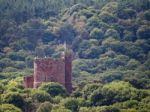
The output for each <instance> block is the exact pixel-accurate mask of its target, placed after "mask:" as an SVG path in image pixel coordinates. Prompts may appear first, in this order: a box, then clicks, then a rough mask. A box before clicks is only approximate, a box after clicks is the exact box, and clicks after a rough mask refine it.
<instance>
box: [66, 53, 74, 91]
mask: <svg viewBox="0 0 150 112" xmlns="http://www.w3.org/2000/svg"><path fill="white" fill-rule="evenodd" d="M65 87H66V89H67V91H68V92H69V93H71V92H72V53H71V52H66V54H65Z"/></svg>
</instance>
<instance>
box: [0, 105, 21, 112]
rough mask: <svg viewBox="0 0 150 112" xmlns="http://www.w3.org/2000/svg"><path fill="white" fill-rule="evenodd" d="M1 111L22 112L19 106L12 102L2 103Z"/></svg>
mask: <svg viewBox="0 0 150 112" xmlns="http://www.w3.org/2000/svg"><path fill="white" fill-rule="evenodd" d="M0 111H1V112H22V111H21V110H20V109H19V108H18V107H15V106H14V105H12V104H2V105H1V108H0Z"/></svg>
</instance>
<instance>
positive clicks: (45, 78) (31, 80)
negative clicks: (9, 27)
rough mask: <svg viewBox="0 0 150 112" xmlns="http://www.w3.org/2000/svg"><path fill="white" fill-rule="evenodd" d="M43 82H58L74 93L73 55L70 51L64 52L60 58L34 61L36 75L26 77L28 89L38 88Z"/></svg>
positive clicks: (25, 82) (25, 81)
mask: <svg viewBox="0 0 150 112" xmlns="http://www.w3.org/2000/svg"><path fill="white" fill-rule="evenodd" d="M42 82H58V83H60V84H62V85H64V87H65V88H66V89H67V91H68V92H69V93H71V92H72V53H71V52H70V51H68V50H65V52H62V54H61V56H60V58H58V59H52V58H36V59H35V60H34V73H33V75H32V76H27V77H24V85H25V87H26V88H37V87H38V86H40V85H41V83H42Z"/></svg>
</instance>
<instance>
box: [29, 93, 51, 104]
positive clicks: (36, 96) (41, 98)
mask: <svg viewBox="0 0 150 112" xmlns="http://www.w3.org/2000/svg"><path fill="white" fill-rule="evenodd" d="M31 97H32V99H33V100H34V101H38V102H45V101H50V102H52V98H51V96H50V95H49V94H48V93H47V92H45V91H33V92H32V95H31Z"/></svg>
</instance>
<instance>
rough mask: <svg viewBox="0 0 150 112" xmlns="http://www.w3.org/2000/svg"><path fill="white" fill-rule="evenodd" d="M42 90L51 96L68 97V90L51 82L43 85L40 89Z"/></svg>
mask: <svg viewBox="0 0 150 112" xmlns="http://www.w3.org/2000/svg"><path fill="white" fill-rule="evenodd" d="M39 89H40V90H44V91H46V92H47V93H49V94H50V95H51V96H58V95H60V96H66V95H67V92H66V89H65V88H64V87H63V86H62V85H60V84H58V83H54V82H50V83H43V84H42V85H41V86H40V87H39Z"/></svg>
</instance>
